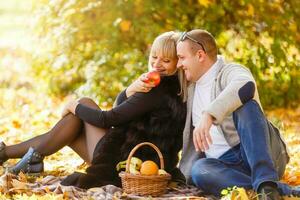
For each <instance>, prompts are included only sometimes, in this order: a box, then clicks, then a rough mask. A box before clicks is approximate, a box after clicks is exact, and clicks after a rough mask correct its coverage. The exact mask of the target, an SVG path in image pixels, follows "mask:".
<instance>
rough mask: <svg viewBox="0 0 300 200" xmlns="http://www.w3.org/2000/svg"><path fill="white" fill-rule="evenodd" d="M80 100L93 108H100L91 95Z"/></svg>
mask: <svg viewBox="0 0 300 200" xmlns="http://www.w3.org/2000/svg"><path fill="white" fill-rule="evenodd" d="M78 102H79V103H81V104H83V105H86V106H89V107H92V108H99V106H98V105H97V104H96V103H95V101H94V100H93V99H91V98H89V97H82V98H80V99H79V100H78Z"/></svg>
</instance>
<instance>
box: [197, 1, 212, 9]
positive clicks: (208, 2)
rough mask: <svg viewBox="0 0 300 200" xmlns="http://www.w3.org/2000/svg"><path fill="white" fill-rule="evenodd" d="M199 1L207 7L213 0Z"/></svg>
mask: <svg viewBox="0 0 300 200" xmlns="http://www.w3.org/2000/svg"><path fill="white" fill-rule="evenodd" d="M198 3H199V4H200V5H202V6H204V7H205V8H207V7H208V6H209V5H210V4H211V3H212V2H211V0H198Z"/></svg>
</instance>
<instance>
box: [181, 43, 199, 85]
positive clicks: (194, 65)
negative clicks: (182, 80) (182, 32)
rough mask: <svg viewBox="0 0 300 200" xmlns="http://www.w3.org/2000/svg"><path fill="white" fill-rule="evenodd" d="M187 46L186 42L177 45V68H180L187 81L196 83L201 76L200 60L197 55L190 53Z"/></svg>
mask: <svg viewBox="0 0 300 200" xmlns="http://www.w3.org/2000/svg"><path fill="white" fill-rule="evenodd" d="M189 45H190V44H189V42H187V41H181V42H179V43H178V44H177V56H178V63H177V68H180V67H182V69H183V70H184V73H185V76H186V79H187V80H188V81H192V82H196V81H197V80H198V79H199V78H200V77H201V76H202V74H203V72H202V71H203V70H202V66H201V58H200V57H199V55H198V54H197V53H193V52H192V51H191V48H190V46H189Z"/></svg>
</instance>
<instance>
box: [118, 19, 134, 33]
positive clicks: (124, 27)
mask: <svg viewBox="0 0 300 200" xmlns="http://www.w3.org/2000/svg"><path fill="white" fill-rule="evenodd" d="M130 27H131V21H129V20H122V21H121V23H120V28H121V30H122V31H123V32H127V31H129V29H130Z"/></svg>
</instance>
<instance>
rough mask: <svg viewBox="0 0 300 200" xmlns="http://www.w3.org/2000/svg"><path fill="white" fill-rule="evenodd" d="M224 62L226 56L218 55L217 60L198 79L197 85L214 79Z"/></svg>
mask: <svg viewBox="0 0 300 200" xmlns="http://www.w3.org/2000/svg"><path fill="white" fill-rule="evenodd" d="M223 64H224V58H223V57H222V56H220V55H218V57H217V61H216V62H215V63H214V64H213V65H212V66H211V67H210V69H209V70H208V71H207V72H206V73H205V74H203V76H201V77H200V78H199V80H198V81H196V83H197V85H205V84H209V83H210V82H211V81H213V80H214V78H215V77H216V76H217V74H218V72H219V70H220V68H221V67H222V66H223Z"/></svg>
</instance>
